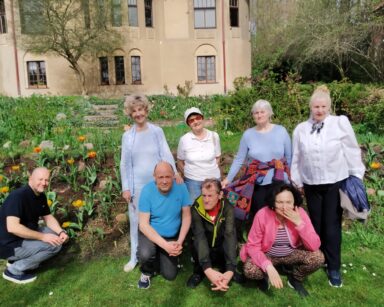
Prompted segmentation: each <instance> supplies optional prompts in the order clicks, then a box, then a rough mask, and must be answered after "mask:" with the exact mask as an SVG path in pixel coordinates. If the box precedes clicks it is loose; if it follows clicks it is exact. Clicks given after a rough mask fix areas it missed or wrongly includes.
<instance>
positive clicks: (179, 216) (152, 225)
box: [138, 161, 191, 289]
mask: <svg viewBox="0 0 384 307" xmlns="http://www.w3.org/2000/svg"><path fill="white" fill-rule="evenodd" d="M153 176H154V178H155V180H154V181H152V182H150V183H148V184H146V185H145V186H144V188H143V190H142V193H141V195H140V200H139V211H140V213H139V227H140V235H139V248H138V258H139V262H140V270H141V277H140V280H139V282H138V287H139V288H140V289H148V288H149V287H150V284H151V283H150V280H151V277H152V276H153V275H154V273H155V271H156V267H159V268H160V273H161V275H162V276H163V277H164V278H165V279H167V280H173V279H175V278H176V276H177V266H178V256H179V255H180V254H181V253H182V251H183V243H184V240H185V237H186V235H187V233H188V230H189V227H190V225H191V211H190V205H191V201H190V197H189V194H188V190H187V188H186V186H185V184H175V183H174V176H175V174H174V171H173V169H172V166H171V165H170V164H169V163H168V162H165V161H161V162H159V163H158V164H157V165H156V167H155V170H154V174H153ZM158 261H159V262H158Z"/></svg>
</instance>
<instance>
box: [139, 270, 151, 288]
mask: <svg viewBox="0 0 384 307" xmlns="http://www.w3.org/2000/svg"><path fill="white" fill-rule="evenodd" d="M150 286H151V276H149V275H145V274H143V273H141V276H140V279H139V281H138V283H137V287H138V288H139V289H148V288H149V287H150Z"/></svg>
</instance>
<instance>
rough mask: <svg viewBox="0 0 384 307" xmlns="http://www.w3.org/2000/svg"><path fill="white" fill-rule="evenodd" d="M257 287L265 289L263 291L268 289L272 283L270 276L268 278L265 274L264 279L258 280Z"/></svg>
mask: <svg viewBox="0 0 384 307" xmlns="http://www.w3.org/2000/svg"><path fill="white" fill-rule="evenodd" d="M257 287H258V288H259V289H260V290H261V291H263V292H266V291H268V289H269V288H270V287H271V285H270V284H269V278H268V276H265V277H264V278H263V279H261V280H258V283H257Z"/></svg>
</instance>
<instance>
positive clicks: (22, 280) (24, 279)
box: [3, 269, 36, 284]
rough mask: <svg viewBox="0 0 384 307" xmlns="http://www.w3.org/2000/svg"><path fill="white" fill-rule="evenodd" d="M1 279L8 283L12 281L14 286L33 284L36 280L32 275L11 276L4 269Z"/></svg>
mask: <svg viewBox="0 0 384 307" xmlns="http://www.w3.org/2000/svg"><path fill="white" fill-rule="evenodd" d="M3 278H4V279H6V280H9V281H12V282H14V283H16V284H27V283H29V282H33V281H35V279H36V275H34V274H21V275H15V274H12V273H11V272H10V271H8V269H6V270H5V271H4V273H3Z"/></svg>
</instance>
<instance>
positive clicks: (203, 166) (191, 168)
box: [177, 107, 221, 202]
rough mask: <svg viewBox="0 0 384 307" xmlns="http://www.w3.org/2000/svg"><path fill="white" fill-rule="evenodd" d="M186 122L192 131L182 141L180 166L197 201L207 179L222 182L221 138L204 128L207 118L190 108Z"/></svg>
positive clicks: (186, 182) (178, 153)
mask: <svg viewBox="0 0 384 307" xmlns="http://www.w3.org/2000/svg"><path fill="white" fill-rule="evenodd" d="M184 120H185V123H186V124H187V125H188V126H189V127H190V128H191V131H190V132H188V133H186V134H184V135H183V136H182V137H181V138H180V141H179V146H178V148H177V166H178V168H179V170H181V171H182V172H183V173H184V182H185V184H186V185H187V189H188V192H189V195H190V196H191V201H192V202H194V201H195V199H196V198H197V197H198V196H199V195H200V193H201V184H202V183H203V181H204V180H205V179H207V178H217V179H220V169H219V162H220V155H221V148H220V139H219V135H218V134H217V133H216V132H213V131H210V130H208V129H206V128H204V116H203V113H202V112H201V111H200V109H198V108H195V107H193V108H189V109H187V110H186V111H185V113H184Z"/></svg>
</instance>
